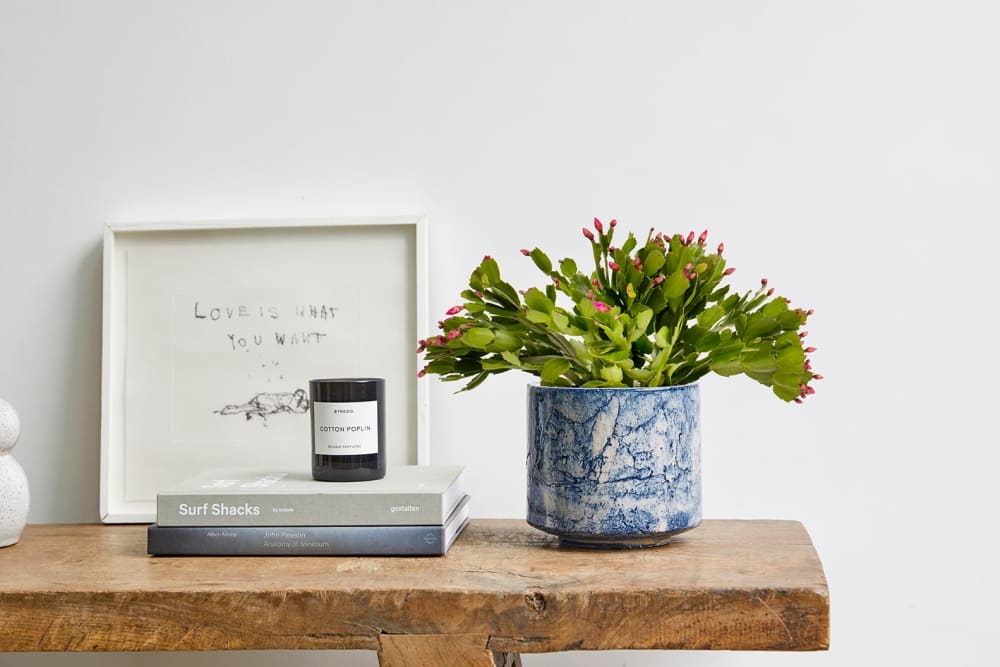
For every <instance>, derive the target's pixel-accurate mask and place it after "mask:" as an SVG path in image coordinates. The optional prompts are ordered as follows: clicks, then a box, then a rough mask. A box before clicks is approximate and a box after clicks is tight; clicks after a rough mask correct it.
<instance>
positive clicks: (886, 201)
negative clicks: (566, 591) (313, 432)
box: [0, 0, 1000, 667]
mask: <svg viewBox="0 0 1000 667" xmlns="http://www.w3.org/2000/svg"><path fill="white" fill-rule="evenodd" d="M998 34H1000V6H998V5H997V4H996V3H991V2H986V1H984V2H971V1H948V2H945V1H941V2H919V1H913V0H910V1H900V2H871V1H868V2H859V1H849V0H837V1H836V2H798V1H787V2H765V1H758V2H739V1H736V0H732V1H723V2H702V3H678V2H670V3H667V2H572V1H562V2H527V1H521V0H507V1H505V2H480V1H471V2H470V1H460V0H453V1H439V2H378V1H370V0H369V1H357V2H343V1H334V2H319V1H317V2H272V3H267V2H237V1H232V2H193V1H172V2H125V1H121V2H71V1H65V2H57V1H52V0H44V1H38V2H32V1H27V0H25V1H10V0H0V396H3V397H4V398H6V399H7V400H9V401H10V402H11V403H12V404H13V405H15V406H16V408H17V409H18V411H19V412H20V415H21V419H22V438H21V442H20V444H19V445H18V447H17V448H16V450H15V454H16V456H17V458H18V459H19V460H20V461H21V463H22V464H23V466H24V468H25V469H26V470H27V473H28V477H29V479H30V483H31V491H32V509H31V514H30V520H31V521H32V522H89V521H95V520H96V519H97V505H98V458H99V456H98V448H99V408H100V405H99V403H100V401H99V395H98V394H99V384H100V301H101V275H100V256H101V253H100V246H99V243H100V240H101V232H102V226H103V224H104V223H105V222H106V221H126V220H161V219H170V220H173V219H177V220H184V219H204V218H241V217H295V216H327V215H341V214H343V215H347V214H362V215H369V214H383V213H413V212H418V213H426V214H427V215H428V216H429V219H430V221H431V225H432V226H431V230H430V238H431V247H432V265H431V273H430V290H431V291H430V294H431V306H432V311H433V313H435V315H436V314H437V313H439V312H441V311H443V310H444V309H446V308H447V307H448V306H450V305H451V304H452V303H454V302H455V301H456V297H457V294H458V291H459V290H460V289H461V287H462V285H463V281H464V279H465V278H466V277H467V275H468V273H469V271H470V270H471V268H472V267H473V266H474V265H475V263H476V262H477V261H478V260H479V258H480V257H481V256H482V255H483V254H484V253H489V254H492V255H494V256H495V257H497V258H498V259H500V261H501V264H502V266H503V267H504V269H505V271H506V273H507V274H508V276H509V277H510V278H512V279H513V280H515V281H517V282H521V283H529V284H535V283H536V282H537V278H536V274H535V272H534V270H533V268H532V267H531V266H530V261H529V260H526V259H525V258H522V257H521V256H520V255H519V254H518V252H517V250H518V248H521V247H523V246H532V245H536V244H537V245H540V246H542V247H543V248H546V249H548V250H550V252H551V254H552V255H553V256H563V255H567V254H572V255H576V256H582V255H585V254H586V253H587V246H586V245H585V242H584V241H583V239H582V238H581V237H580V235H579V228H580V227H581V226H583V225H584V224H587V223H588V222H589V220H590V219H591V218H592V217H593V216H595V215H596V216H598V217H601V218H602V219H608V218H611V217H616V218H617V219H618V220H619V221H620V224H621V225H622V227H623V228H630V229H634V230H636V231H639V232H644V231H645V230H646V229H647V228H648V227H650V226H656V227H658V228H660V229H663V230H669V231H674V230H681V231H687V230H689V229H694V230H697V231H700V230H701V229H704V228H708V229H709V230H710V233H711V242H712V243H715V242H718V241H724V242H725V243H726V246H727V249H728V250H727V254H728V256H729V258H730V261H731V263H732V265H733V266H736V267H737V269H738V271H737V273H736V274H735V275H734V276H733V278H734V281H735V284H736V286H738V287H740V288H749V287H753V286H754V285H755V284H756V282H757V280H758V278H759V277H760V276H762V275H767V276H768V277H769V278H770V279H771V284H772V285H774V286H776V287H777V288H778V290H779V291H780V292H782V293H784V294H786V295H787V296H789V297H791V298H792V299H793V301H794V302H795V303H796V304H797V305H798V304H801V305H804V306H807V307H813V308H815V309H816V311H817V313H816V315H815V317H814V318H813V320H812V322H811V327H810V328H811V336H810V341H812V343H813V344H814V345H816V346H817V347H819V351H818V352H817V353H816V354H815V366H816V368H817V370H819V371H820V372H822V373H823V374H824V375H826V377H827V379H826V380H825V381H823V382H822V383H819V385H818V389H819V391H818V393H817V395H816V396H815V397H813V399H812V400H810V401H809V402H808V403H807V405H805V406H801V407H800V406H787V405H784V404H782V403H781V402H780V401H778V400H777V399H775V398H774V397H773V396H771V395H769V394H768V392H767V391H766V390H764V389H763V388H761V387H759V386H756V385H754V384H753V383H752V382H750V381H747V380H725V381H724V380H721V379H708V380H706V381H705V382H704V384H703V416H704V420H705V429H704V450H705V466H704V474H705V479H704V482H705V504H706V515H707V516H708V517H716V518H719V517H737V518H742V517H747V518H753V517H777V518H794V519H799V520H802V521H803V522H805V524H806V526H807V527H808V528H809V530H810V531H811V534H812V536H813V538H814V540H815V542H816V545H817V547H818V549H819V552H820V554H821V556H822V558H823V561H824V564H825V566H826V570H827V574H828V577H829V581H830V586H831V597H832V611H833V628H832V649H831V650H830V651H829V652H828V653H824V654H791V655H774V654H726V653H717V654H709V653H705V654H695V653H691V654H680V655H670V654H663V653H659V654H658V653H625V652H622V653H610V654H587V655H576V654H573V655H568V656H566V655H564V656H528V657H527V659H526V662H527V664H529V665H584V666H589V665H593V666H596V665H609V664H614V665H619V664H620V665H630V666H631V665H643V666H645V665H666V664H670V665H690V666H709V665H711V666H716V665H727V666H728V665H758V664H760V665H765V664H766V665H792V664H794V665H820V664H823V665H852V666H853V665H881V664H908V665H913V666H923V665H928V666H929V665H937V664H949V665H962V664H964V665H986V664H998V663H1000V650H998V648H997V643H996V641H995V625H996V622H997V620H998V616H997V612H996V607H995V600H996V596H997V593H1000V585H998V584H1000V582H998V574H997V573H998V569H997V567H996V563H997V562H998V561H1000V538H998V537H997V531H996V516H995V512H996V509H997V507H998V502H997V493H996V481H995V480H996V466H997V463H998V457H997V454H996V447H997V444H998V443H997V435H996V429H995V428H994V424H995V412H994V410H995V406H994V397H995V394H996V392H995V391H994V385H995V382H996V378H997V377H998V370H1000V368H998V363H997V352H996V340H995V339H996V336H995V330H996V324H997V320H998V318H997V316H996V312H995V305H994V303H993V300H994V298H995V297H994V293H995V287H994V285H993V284H991V282H992V269H993V265H994V259H993V255H992V252H993V251H994V250H995V244H996V242H997V240H998V233H997V231H996V227H995V225H996V222H997V219H998V214H1000V200H998V194H997V192H998V190H997V184H998V179H1000V120H998V119H1000V86H998V81H1000V40H998V39H997V35H998ZM529 281H530V282H529ZM435 319H436V317H435ZM429 381H430V382H432V383H433V388H432V395H431V399H432V408H431V424H432V425H431V434H432V442H433V445H432V447H433V450H432V459H433V461H434V462H441V463H443V462H458V463H463V464H465V465H466V466H467V469H468V478H469V481H470V484H471V486H472V487H473V489H474V494H475V511H474V514H476V515H478V516H481V517H501V516H523V512H524V499H523V495H524V471H523V459H524V454H523V452H524V444H523V437H524V436H523V432H524V427H523V411H524V395H523V392H524V389H523V387H524V384H525V381H526V378H525V377H515V376H509V377H503V378H499V379H498V381H496V382H493V383H491V384H488V385H486V386H484V387H482V388H480V389H479V390H477V391H476V392H473V393H471V394H464V395H460V396H455V395H453V394H452V393H451V391H452V389H453V387H451V386H445V385H442V384H440V383H437V381H436V380H429ZM2 573H3V554H2V552H0V576H3V575H2ZM262 576H266V574H265V573H262ZM0 618H2V617H0ZM0 624H2V622H0ZM278 660H280V661H281V662H282V663H283V664H287V665H289V666H290V667H291V666H298V665H321V664H322V665H331V664H332V665H362V664H367V665H371V664H374V662H375V659H374V655H373V654H366V653H355V654H335V653H291V654H287V655H285V654H280V655H279V654H275V653H243V654H232V655H224V656H220V655H214V654H201V655H193V656H192V655H188V656H176V655H167V654H155V655H143V656H132V655H116V656H113V657H112V659H109V658H108V657H107V656H72V655H50V656H27V655H18V656H10V655H7V656H0V664H3V665H4V666H7V665H11V666H13V667H27V666H41V665H45V666H51V665H67V666H73V667H76V666H84V665H105V664H107V665H112V666H116V665H131V664H140V663H141V664H144V665H145V664H150V665H162V666H164V667H167V666H175V665H182V664H183V665H195V666H198V665H209V664H212V665H224V666H225V665H234V666H235V665H241V666H242V665H269V664H274V663H275V662H277V661H278Z"/></svg>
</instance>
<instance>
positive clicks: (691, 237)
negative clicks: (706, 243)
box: [684, 231, 694, 245]
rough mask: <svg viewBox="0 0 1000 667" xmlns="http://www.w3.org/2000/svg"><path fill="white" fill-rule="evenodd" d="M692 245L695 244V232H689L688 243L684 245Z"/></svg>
mask: <svg viewBox="0 0 1000 667" xmlns="http://www.w3.org/2000/svg"><path fill="white" fill-rule="evenodd" d="M692 243H694V232H693V231H691V232H688V237H687V241H686V242H685V243H684V245H691V244H692Z"/></svg>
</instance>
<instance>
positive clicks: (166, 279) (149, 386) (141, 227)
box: [101, 216, 429, 523]
mask: <svg viewBox="0 0 1000 667" xmlns="http://www.w3.org/2000/svg"><path fill="white" fill-rule="evenodd" d="M426 273H427V230H426V222H425V220H424V219H423V218H421V217H416V216H414V217H390V218H344V219H326V220H287V221H286V220H281V221H227V222H205V223H151V224H130V225H110V226H108V227H107V229H106V230H105V234H104V341H103V355H104V356H103V361H102V387H101V393H102V414H101V519H102V520H103V521H104V522H107V523H144V522H151V521H154V520H155V506H156V503H155V501H156V491H157V489H159V488H163V487H164V486H165V485H169V484H172V483H175V482H177V481H180V480H181V479H183V478H185V477H188V476H191V475H193V474H195V473H197V472H198V471H200V470H202V469H204V468H209V467H219V466H247V467H268V468H275V469H301V470H308V469H309V464H310V461H311V459H310V434H309V415H308V408H309V403H308V382H309V380H310V379H313V378H320V377H359V376H364V377H384V378H385V379H386V404H387V420H386V433H387V439H388V441H387V445H388V448H387V449H388V451H387V462H388V463H389V464H402V463H427V462H428V460H429V453H428V444H427V398H426V389H425V388H424V386H423V384H422V383H420V384H418V383H417V377H416V373H417V370H418V359H417V355H416V340H417V338H418V337H419V335H420V334H421V333H422V332H423V331H424V330H425V329H426V317H427V295H426V289H427V288H426V286H427V281H426Z"/></svg>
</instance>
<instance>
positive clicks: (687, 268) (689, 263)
mask: <svg viewBox="0 0 1000 667" xmlns="http://www.w3.org/2000/svg"><path fill="white" fill-rule="evenodd" d="M692 266H694V264H692V263H691V262H688V263H687V264H685V265H684V270H685V271H690V270H691V267H692Z"/></svg>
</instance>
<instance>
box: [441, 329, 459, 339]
mask: <svg viewBox="0 0 1000 667" xmlns="http://www.w3.org/2000/svg"><path fill="white" fill-rule="evenodd" d="M461 335H462V332H461V331H459V330H458V329H452V330H451V331H449V332H448V333H447V334H446V335H445V339H447V340H455V339H456V338H458V337H459V336H461Z"/></svg>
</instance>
